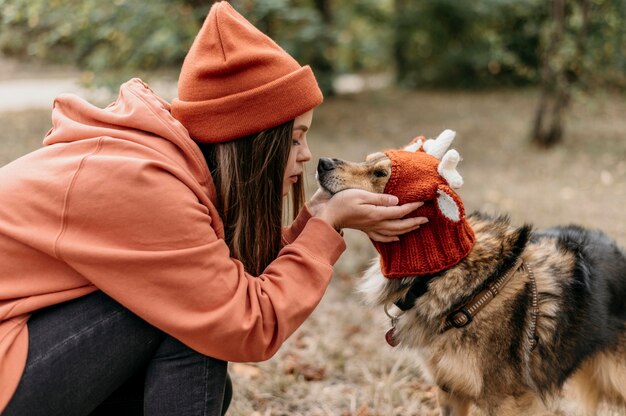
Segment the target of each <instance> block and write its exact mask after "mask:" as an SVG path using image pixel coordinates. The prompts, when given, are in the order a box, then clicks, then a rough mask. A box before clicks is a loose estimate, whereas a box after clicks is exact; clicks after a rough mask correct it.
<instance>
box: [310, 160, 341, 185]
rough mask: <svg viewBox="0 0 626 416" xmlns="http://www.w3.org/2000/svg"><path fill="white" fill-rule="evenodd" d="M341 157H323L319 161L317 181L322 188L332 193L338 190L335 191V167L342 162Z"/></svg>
mask: <svg viewBox="0 0 626 416" xmlns="http://www.w3.org/2000/svg"><path fill="white" fill-rule="evenodd" d="M342 163H343V161H342V160H340V159H331V158H329V157H321V158H320V160H319V162H318V163H317V175H316V176H317V182H318V183H319V184H320V186H321V187H322V188H324V189H325V190H326V191H328V192H329V193H331V194H335V193H336V192H337V191H336V190H335V191H333V188H335V187H334V186H333V184H335V182H336V180H335V176H334V175H335V173H336V172H335V169H336V168H337V166H339V165H340V164H342Z"/></svg>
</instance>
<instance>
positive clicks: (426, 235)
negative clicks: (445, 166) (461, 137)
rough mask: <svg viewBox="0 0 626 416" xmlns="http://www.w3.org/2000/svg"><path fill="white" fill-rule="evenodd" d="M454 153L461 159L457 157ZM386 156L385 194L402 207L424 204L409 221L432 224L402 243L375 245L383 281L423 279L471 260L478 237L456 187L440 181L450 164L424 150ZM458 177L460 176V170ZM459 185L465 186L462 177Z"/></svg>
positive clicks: (409, 235) (408, 236)
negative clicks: (388, 165) (388, 163)
mask: <svg viewBox="0 0 626 416" xmlns="http://www.w3.org/2000/svg"><path fill="white" fill-rule="evenodd" d="M450 133H452V134H453V132H450ZM452 137H454V136H452ZM450 152H455V155H456V157H458V153H456V151H454V150H451V151H450ZM385 154H386V155H387V156H388V157H389V158H390V159H391V176H390V177H389V181H388V182H387V186H386V187H385V193H388V194H391V195H395V196H397V197H398V199H399V200H400V204H404V203H407V202H415V201H424V205H422V206H421V207H420V208H418V209H417V210H416V211H414V212H413V213H411V214H409V217H426V218H428V223H426V224H424V225H422V226H421V227H420V228H418V229H417V230H414V231H411V232H409V233H406V234H404V235H401V236H400V241H395V242H390V243H378V242H376V241H373V243H374V246H375V247H376V250H377V251H378V252H379V254H380V261H381V270H382V273H383V275H384V276H385V277H387V278H400V277H409V276H410V277H413V276H421V275H428V274H433V273H437V272H440V271H443V270H445V269H448V268H450V267H452V266H454V265H455V264H457V263H458V262H460V261H461V260H462V259H463V258H465V257H466V256H467V255H468V254H469V252H470V250H471V249H472V247H473V246H474V241H475V236H474V232H473V230H472V228H471V227H470V225H469V224H468V223H467V221H466V218H465V209H464V207H463V202H462V201H461V199H460V198H459V196H458V195H457V194H456V193H455V192H454V191H453V190H452V188H451V186H455V185H456V184H453V183H448V181H447V180H446V179H444V177H443V176H442V175H441V171H442V169H441V166H442V163H445V159H442V160H440V159H439V158H441V157H442V156H441V155H440V156H439V158H437V157H435V156H433V155H431V154H428V153H426V152H425V151H424V149H423V148H421V146H420V148H419V149H418V150H417V151H412V150H411V151H407V150H389V151H386V152H385ZM457 161H458V159H457ZM455 166H456V165H455ZM454 174H456V175H458V173H457V172H456V169H454ZM458 179H459V180H460V181H461V183H462V179H461V178H460V176H458ZM451 182H452V181H451ZM458 186H460V184H459V185H456V187H458Z"/></svg>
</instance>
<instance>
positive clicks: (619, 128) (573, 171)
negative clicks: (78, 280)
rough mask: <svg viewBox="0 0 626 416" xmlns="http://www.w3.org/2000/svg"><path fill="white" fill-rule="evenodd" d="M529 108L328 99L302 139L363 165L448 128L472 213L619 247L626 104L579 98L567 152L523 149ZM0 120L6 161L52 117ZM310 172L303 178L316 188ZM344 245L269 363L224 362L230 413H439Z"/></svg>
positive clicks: (361, 260)
mask: <svg viewBox="0 0 626 416" xmlns="http://www.w3.org/2000/svg"><path fill="white" fill-rule="evenodd" d="M536 100H537V93H536V91H534V90H511V91H493V92H473V93H467V92H400V91H395V90H382V91H377V92H369V93H361V94H357V95H350V96H342V97H337V98H331V99H328V100H327V101H326V102H325V103H324V104H323V105H322V106H321V107H320V108H319V109H318V110H316V115H315V119H314V122H313V126H312V130H311V132H310V136H309V143H310V146H311V148H312V150H313V153H314V158H315V159H316V158H317V157H321V156H332V157H339V158H344V159H350V160H361V159H363V157H364V156H365V155H366V154H367V153H370V152H372V151H375V150H381V149H386V148H392V147H398V146H401V145H403V144H405V143H407V142H408V141H409V140H410V139H411V138H412V137H414V136H416V135H417V134H424V135H427V136H436V135H437V134H438V133H439V132H440V131H441V130H443V129H445V128H450V129H453V130H456V131H457V138H456V140H455V144H454V147H455V148H456V149H457V150H459V152H460V153H461V156H462V157H463V161H462V162H461V164H460V166H459V171H460V172H461V174H462V175H463V176H464V179H465V185H464V187H463V188H462V189H461V190H460V195H461V196H462V198H463V199H464V201H465V207H466V210H467V211H473V210H484V211H488V212H494V213H507V214H509V216H510V217H511V221H512V223H514V224H522V223H532V224H535V225H536V226H537V227H547V226H551V225H556V224H567V223H578V224H582V225H585V226H589V227H592V228H600V229H603V230H605V231H606V232H607V233H608V234H609V235H610V236H612V237H613V238H615V239H616V240H618V241H619V242H620V244H621V245H622V246H626V216H625V215H624V207H625V206H626V117H624V115H625V114H626V100H624V97H623V96H619V95H611V94H599V95H596V96H594V97H577V98H576V100H575V102H574V105H573V108H572V109H571V111H570V113H569V116H568V119H567V127H566V134H565V140H564V143H563V144H562V145H561V146H559V147H556V148H554V149H552V150H540V149H537V148H535V147H533V146H531V145H529V138H528V132H529V130H530V125H531V121H532V116H533V111H534V106H535V103H536ZM0 125H2V126H3V127H2V130H1V131H0V165H3V164H5V163H8V162H9V161H10V160H12V159H13V158H15V157H17V156H19V155H21V154H24V153H26V152H28V151H30V150H31V149H34V148H36V147H38V146H39V144H40V142H41V138H42V136H43V134H44V133H45V132H46V131H47V130H48V128H50V121H49V111H48V110H29V111H19V112H7V111H4V112H2V113H0ZM315 164H316V163H315V162H312V163H311V165H310V166H309V167H308V173H307V180H308V183H309V188H310V189H311V190H312V189H313V188H314V182H315V181H314V172H315ZM346 239H347V241H348V245H349V249H348V251H346V252H345V253H344V254H343V256H342V258H341V259H340V261H339V264H338V265H337V267H336V272H335V277H334V279H333V281H332V283H331V285H330V287H329V289H328V292H327V294H326V296H325V297H324V299H323V300H322V302H321V304H320V306H319V307H318V308H317V309H316V311H315V312H314V313H313V315H312V316H311V318H310V319H309V320H308V321H307V322H306V323H305V324H304V325H303V326H302V327H301V328H300V329H299V330H298V331H297V332H296V333H295V334H294V335H293V336H292V337H291V338H290V339H289V340H288V341H287V343H286V344H285V345H284V346H283V348H282V349H281V350H280V352H279V353H278V354H277V356H276V357H274V358H273V359H271V360H269V361H267V362H264V363H260V364H254V363H243V364H241V363H240V364H231V366H230V372H231V375H232V378H233V382H234V388H235V396H234V402H233V404H232V406H231V409H230V410H229V413H228V414H229V415H231V416H244V415H245V416H250V415H254V416H261V415H273V416H279V415H290V416H297V415H307V416H316V415H338V416H374V415H385V416H388V415H426V416H428V415H436V414H437V412H436V404H435V397H434V389H433V388H432V386H430V385H428V384H427V383H426V382H425V381H424V380H423V379H422V378H421V376H420V371H419V369H418V367H417V366H416V363H415V361H414V359H413V358H412V357H413V356H412V354H411V352H410V351H403V350H401V349H392V348H391V347H389V346H388V345H387V344H386V342H385V341H384V333H385V331H386V330H387V325H388V324H387V322H386V320H385V318H384V313H383V311H382V310H369V309H367V308H365V307H364V306H363V305H362V304H361V302H360V299H359V296H358V294H356V293H355V287H356V285H357V283H358V281H359V277H360V275H361V273H362V271H363V270H364V269H365V268H366V267H367V265H368V264H369V262H370V259H371V258H373V257H374V250H373V249H372V247H371V244H370V243H369V241H368V240H367V239H366V238H364V236H363V235H361V234H359V233H357V232H351V231H347V232H346ZM565 406H566V408H567V406H568V404H567V403H566V404H565ZM566 412H567V414H570V412H571V410H566ZM475 414H478V413H475ZM617 414H622V413H618V412H617V411H609V410H607V411H606V412H605V413H603V415H617Z"/></svg>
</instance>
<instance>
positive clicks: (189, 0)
mask: <svg viewBox="0 0 626 416" xmlns="http://www.w3.org/2000/svg"><path fill="white" fill-rule="evenodd" d="M590 1H591V3H592V7H591V13H590V18H589V24H588V25H589V26H588V28H587V32H586V39H585V54H584V59H579V58H577V57H580V56H581V55H580V53H579V52H575V51H576V50H577V48H578V47H579V46H578V43H577V42H579V40H578V37H577V36H578V34H579V33H580V31H578V30H577V25H580V24H581V21H582V19H581V15H580V11H579V10H578V9H576V7H577V6H576V5H577V4H578V3H579V2H580V0H568V4H570V7H571V8H573V12H572V13H571V16H572V17H571V19H569V20H568V22H567V25H568V30H567V31H566V39H564V41H563V42H561V46H560V47H559V48H560V49H559V51H558V53H557V54H556V55H555V56H554V57H553V58H554V59H553V62H552V63H551V65H557V66H558V65H566V66H567V67H568V70H569V72H570V73H571V74H573V75H575V76H576V77H579V78H580V79H582V77H583V76H586V77H587V78H586V82H587V83H588V85H590V86H592V85H597V84H608V85H618V86H621V87H623V88H626V75H625V74H626V33H625V31H626V1H624V0H590ZM231 3H232V4H233V6H234V7H235V8H237V9H238V10H239V11H240V12H242V13H243V14H244V15H245V16H246V17H248V18H249V19H250V20H251V21H252V22H253V23H254V24H255V25H257V26H258V27H259V28H260V29H261V30H263V31H264V32H266V33H267V34H269V35H270V36H271V37H272V38H274V39H275V40H276V41H277V42H278V43H279V44H280V45H281V46H283V47H284V48H285V49H286V50H287V51H288V52H290V53H291V54H292V55H293V56H294V57H295V58H296V59H297V60H298V61H299V62H301V63H302V64H310V65H311V66H312V67H313V69H314V70H315V72H316V75H317V77H318V80H319V82H320V84H321V86H322V88H323V90H325V91H326V92H329V91H331V89H332V87H331V86H332V80H333V78H334V77H335V76H336V75H337V74H338V73H345V72H381V71H385V72H390V71H395V72H396V74H397V79H398V81H399V82H400V83H401V84H402V85H405V86H409V87H420V88H421V87H425V86H428V87H433V86H434V87H460V88H477V87H483V86H499V85H520V84H529V83H536V82H537V81H538V79H539V73H538V72H539V68H540V60H541V57H542V55H541V51H542V50H544V49H545V45H546V44H547V39H548V38H549V36H550V33H551V29H550V28H551V21H550V18H549V7H550V3H551V2H550V1H545V0H479V1H458V0H420V1H415V0H341V1H338V0H231ZM210 4H211V0H204V1H203V0H151V1H149V2H146V1H141V0H112V1H108V2H106V1H105V2H103V1H100V0H0V10H1V11H2V13H1V17H0V52H2V53H4V54H7V55H12V56H18V57H24V58H31V59H40V60H43V61H46V62H58V63H66V64H72V65H76V66H78V67H79V68H81V69H83V70H85V71H87V73H88V74H91V75H92V76H93V77H94V78H95V79H97V80H100V81H101V80H102V79H106V76H107V75H108V74H114V75H117V77H116V80H117V79H119V78H122V77H123V78H127V77H129V76H133V75H140V76H141V75H142V72H143V71H154V70H161V69H168V68H170V69H177V68H178V67H179V66H180V64H181V63H182V60H183V59H184V56H185V53H186V51H187V49H188V47H189V45H190V44H191V42H192V40H193V37H194V36H195V34H196V33H197V30H198V29H199V27H200V25H201V24H202V21H203V19H204V17H205V16H206V13H207V11H208V9H209V7H210ZM551 58H552V57H551Z"/></svg>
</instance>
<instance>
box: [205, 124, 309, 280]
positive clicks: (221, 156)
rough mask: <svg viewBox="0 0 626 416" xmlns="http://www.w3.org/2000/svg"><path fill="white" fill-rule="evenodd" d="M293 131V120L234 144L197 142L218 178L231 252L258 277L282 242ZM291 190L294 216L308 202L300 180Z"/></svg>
mask: <svg viewBox="0 0 626 416" xmlns="http://www.w3.org/2000/svg"><path fill="white" fill-rule="evenodd" d="M292 131H293V120H292V121H289V122H287V123H285V124H282V125H280V126H277V127H274V128H271V129H268V130H264V131H262V132H260V133H257V134H252V135H250V136H246V137H242V138H240V139H237V140H234V141H231V142H226V143H220V144H214V145H210V144H202V143H200V144H199V146H200V149H201V150H202V153H203V154H204V157H205V158H206V160H207V164H208V165H209V169H210V171H211V175H212V176H213V181H214V182H215V187H216V189H217V209H218V211H219V212H220V215H221V217H222V220H223V221H224V234H225V240H226V244H228V247H229V248H230V252H231V256H233V257H234V258H236V259H238V260H240V261H241V262H242V263H243V265H244V267H245V269H246V271H247V272H248V273H250V274H253V275H255V276H258V275H260V274H261V273H263V270H265V268H266V267H267V265H268V264H269V263H271V262H272V261H273V260H274V259H275V258H276V257H277V256H278V252H279V250H280V248H281V246H282V240H281V234H282V225H283V220H284V219H285V218H284V216H283V212H284V211H283V206H284V205H283V204H284V202H285V201H284V200H283V195H282V193H283V178H284V173H285V168H286V165H287V160H288V159H289V152H290V151H291V147H292ZM300 179H302V178H300ZM290 193H291V201H290V202H291V208H292V216H293V217H295V215H296V214H297V213H298V211H299V210H300V208H301V207H302V205H303V204H304V186H303V184H302V180H299V181H298V182H297V183H296V184H294V186H293V187H292V189H291V192H290Z"/></svg>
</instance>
